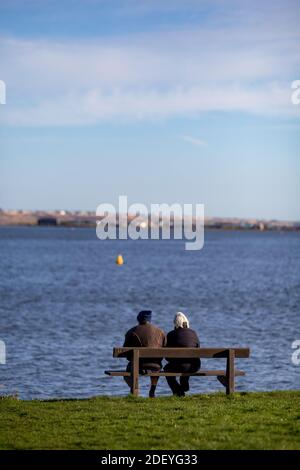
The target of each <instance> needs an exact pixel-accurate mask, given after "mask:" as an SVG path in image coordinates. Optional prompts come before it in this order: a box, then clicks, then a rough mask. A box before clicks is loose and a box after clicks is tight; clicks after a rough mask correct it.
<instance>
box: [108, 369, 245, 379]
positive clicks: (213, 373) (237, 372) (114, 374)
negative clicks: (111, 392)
mask: <svg viewBox="0 0 300 470" xmlns="http://www.w3.org/2000/svg"><path fill="white" fill-rule="evenodd" d="M105 374H106V375H110V376H112V377H129V376H130V375H131V372H127V371H126V370H106V371H105ZM140 375H141V376H149V377H180V376H183V377H184V376H186V377H190V376H191V377H192V376H196V377H197V376H199V377H201V376H205V375H209V376H217V377H222V376H223V377H226V371H225V370H202V369H201V370H199V371H198V372H192V373H190V372H189V373H186V372H164V371H160V372H148V373H147V374H140ZM234 375H235V376H236V377H237V376H242V375H246V372H244V371H243V370H235V371H234Z"/></svg>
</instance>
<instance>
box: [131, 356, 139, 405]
mask: <svg viewBox="0 0 300 470" xmlns="http://www.w3.org/2000/svg"><path fill="white" fill-rule="evenodd" d="M139 359H140V358H139V352H138V351H136V350H134V351H133V358H132V372H131V374H132V375H131V379H132V380H131V393H132V395H134V396H135V397H137V396H138V395H139Z"/></svg>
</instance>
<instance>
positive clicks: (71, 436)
mask: <svg viewBox="0 0 300 470" xmlns="http://www.w3.org/2000/svg"><path fill="white" fill-rule="evenodd" d="M0 416H1V419H0V449H108V450H115V449H120V450H124V449H146V450H151V449H155V450H158V449H170V450H171V449H300V392H297V391H284V392H270V393H268V392H264V393H236V394H235V395H233V396H232V397H226V395H224V394H221V393H217V394H208V395H194V396H190V397H186V398H183V399H182V398H181V399H180V398H174V397H161V398H157V399H155V400H151V399H148V398H134V397H127V398H109V397H97V398H91V399H88V400H60V401H54V400H53V401H38V400H33V401H20V400H17V399H15V398H2V399H0Z"/></svg>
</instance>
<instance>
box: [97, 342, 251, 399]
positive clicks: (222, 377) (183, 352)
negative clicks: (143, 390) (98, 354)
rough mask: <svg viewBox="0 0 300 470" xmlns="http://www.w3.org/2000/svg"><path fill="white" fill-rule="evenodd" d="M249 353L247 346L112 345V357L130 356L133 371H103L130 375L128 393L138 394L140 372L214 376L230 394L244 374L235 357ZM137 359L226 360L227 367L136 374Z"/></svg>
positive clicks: (114, 374) (247, 355) (125, 375)
mask: <svg viewBox="0 0 300 470" xmlns="http://www.w3.org/2000/svg"><path fill="white" fill-rule="evenodd" d="M249 356H250V350H249V348H143V347H140V348H130V347H123V348H114V350H113V357H116V358H122V357H123V358H124V357H126V358H129V359H130V360H131V362H132V371H129V372H128V371H124V370H106V371H105V374H107V375H110V376H112V377H118V376H119V377H122V376H123V377H129V376H132V387H131V393H132V394H133V395H135V396H138V394H139V375H145V376H146V375H148V376H150V377H175V376H191V377H193V376H195V377H201V376H202V377H203V376H216V377H217V379H218V380H219V382H221V384H222V385H224V387H225V388H226V393H227V394H228V395H229V394H230V393H233V392H234V384H235V377H238V376H243V375H245V372H244V371H242V370H238V369H235V364H234V360H235V358H239V359H241V358H248V357H249ZM140 358H143V359H146V358H158V359H161V360H163V359H171V358H172V359H194V358H199V359H202V358H205V359H208V358H210V359H220V358H225V359H226V369H224V370H223V369H220V370H219V369H218V370H214V369H212V370H206V369H200V370H199V371H198V372H194V373H183V372H164V371H163V370H161V371H159V372H148V373H146V374H144V373H143V374H139V361H140Z"/></svg>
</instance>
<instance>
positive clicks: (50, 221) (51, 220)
mask: <svg viewBox="0 0 300 470" xmlns="http://www.w3.org/2000/svg"><path fill="white" fill-rule="evenodd" d="M37 224H38V225H42V226H47V227H49V226H55V225H57V220H56V218H55V217H40V218H39V219H38V220H37Z"/></svg>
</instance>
